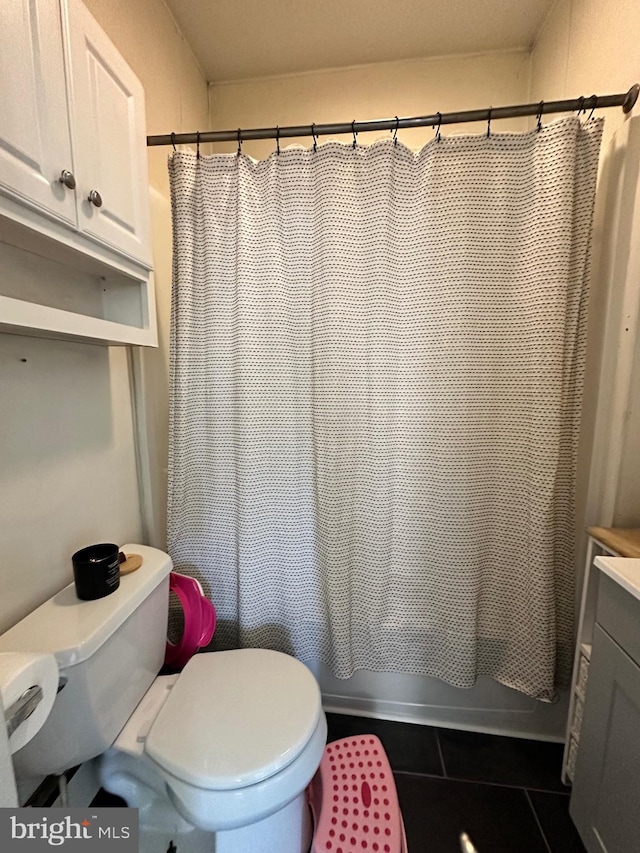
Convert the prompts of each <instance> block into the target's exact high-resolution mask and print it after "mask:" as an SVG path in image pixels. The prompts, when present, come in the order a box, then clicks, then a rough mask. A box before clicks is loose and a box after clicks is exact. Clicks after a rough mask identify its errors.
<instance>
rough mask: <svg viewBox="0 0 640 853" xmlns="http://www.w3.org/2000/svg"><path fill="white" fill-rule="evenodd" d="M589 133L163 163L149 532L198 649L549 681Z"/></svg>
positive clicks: (569, 495)
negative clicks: (202, 605)
mask: <svg viewBox="0 0 640 853" xmlns="http://www.w3.org/2000/svg"><path fill="white" fill-rule="evenodd" d="M601 133H602V122H601V121H600V120H592V121H588V122H586V123H584V124H582V123H580V121H579V120H578V119H577V118H575V117H569V118H563V119H561V120H559V121H556V122H554V123H552V124H549V125H547V126H545V127H543V128H542V129H541V130H539V131H537V130H533V131H531V132H528V133H523V134H511V133H510V134H492V135H491V136H489V137H487V135H486V134H484V133H482V134H479V135H474V136H450V137H442V139H441V140H440V141H438V140H436V139H434V140H433V141H432V142H431V143H429V144H428V145H426V146H425V147H424V148H423V149H422V150H421V151H419V152H417V153H415V152H413V151H411V150H409V149H407V148H406V147H404V146H403V145H401V144H400V143H398V144H397V145H395V144H394V142H393V141H392V140H390V139H388V140H383V141H378V142H375V143H374V144H373V145H371V146H370V147H356V148H353V147H352V146H351V145H349V144H347V145H344V144H341V143H337V142H328V143H327V144H324V145H321V146H319V147H318V149H317V151H313V150H312V149H308V150H305V149H300V148H289V149H285V150H282V151H281V153H280V154H279V155H278V154H276V153H274V154H273V155H272V156H271V157H269V159H267V160H265V161H262V162H254V161H253V160H251V159H250V158H249V157H247V156H244V155H239V156H237V155H216V156H211V157H200V158H199V159H198V158H197V157H196V156H195V154H192V153H191V152H183V151H179V152H177V153H174V154H173V155H172V156H171V159H170V167H169V168H170V176H171V188H172V200H173V225H174V282H173V314H172V349H171V415H170V497H169V550H170V553H171V556H172V557H173V560H174V562H175V565H176V568H177V570H178V571H182V572H185V573H188V574H192V575H194V576H196V577H198V578H199V580H200V581H201V582H202V583H203V586H204V587H205V589H206V591H207V594H208V595H210V597H211V598H212V600H213V601H214V602H215V605H216V608H217V610H218V617H219V622H218V625H219V628H218V633H217V647H218V648H225V647H237V646H260V647H268V648H274V649H279V650H281V651H284V652H288V653H291V654H294V655H296V656H297V657H299V658H301V659H303V660H309V659H321V660H322V661H324V662H325V663H326V664H327V665H328V666H329V667H330V668H331V670H332V671H333V673H334V674H335V675H336V676H337V677H339V678H348V677H349V676H351V675H352V673H353V672H354V671H356V670H358V669H367V670H375V671H390V672H407V673H416V674H424V675H429V676H437V677H438V678H441V679H444V680H445V681H447V682H449V683H450V684H452V685H455V686H457V687H470V686H471V685H473V683H474V681H475V679H476V678H477V676H479V675H486V676H491V677H493V678H494V679H497V680H498V681H500V682H502V683H503V684H506V685H508V686H510V687H513V688H515V689H517V690H520V691H522V692H524V693H526V694H528V695H529V696H534V697H538V698H541V699H547V700H548V699H550V698H551V697H552V696H553V694H554V690H555V689H556V687H557V685H558V684H560V683H562V682H563V680H564V679H565V678H566V674H567V671H568V666H569V661H570V658H571V654H572V614H573V596H574V518H573V505H574V484H575V466H576V445H577V438H578V427H579V415H580V401H581V388H582V378H583V365H584V338H585V311H586V299H587V290H586V288H587V279H588V258H589V242H590V231H591V220H592V209H593V199H594V189H595V182H596V172H597V162H598V151H599V146H600V138H601Z"/></svg>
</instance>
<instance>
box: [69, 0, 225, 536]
mask: <svg viewBox="0 0 640 853" xmlns="http://www.w3.org/2000/svg"><path fill="white" fill-rule="evenodd" d="M84 2H85V3H86V5H87V7H88V9H89V11H90V12H91V13H92V14H93V15H94V17H95V18H96V19H97V21H98V23H99V24H100V26H101V27H102V28H103V29H104V30H105V32H106V33H107V35H108V36H109V37H110V38H111V40H112V41H113V42H114V44H115V45H116V47H117V48H118V50H119V51H120V52H121V53H122V55H123V56H124V58H125V60H126V61H127V62H128V63H129V65H130V66H131V68H132V69H133V71H134V72H135V74H136V75H137V76H138V78H139V79H140V81H141V83H142V85H143V87H144V90H145V104H146V112H147V133H148V134H154V133H170V132H171V131H175V132H176V133H180V132H182V131H191V130H199V129H202V130H204V129H206V128H207V127H208V125H209V115H208V89H207V84H206V83H205V80H204V77H203V76H202V73H201V71H200V68H199V66H198V64H197V62H196V60H195V57H194V55H193V53H192V51H191V48H190V47H189V45H188V44H187V42H186V41H185V39H184V37H183V36H182V34H181V32H180V31H179V29H178V27H177V26H176V24H175V21H174V20H173V17H172V16H171V13H170V12H169V10H168V9H167V7H166V5H165V4H164V2H163V0H136V2H135V3H132V2H130V0H84ZM170 151H171V149H170V148H164V147H163V148H149V149H147V153H148V157H149V181H150V184H151V224H152V238H153V247H154V267H155V285H156V301H157V307H158V333H159V348H158V350H156V351H152V350H144V351H142V352H140V353H137V354H136V358H137V357H138V356H139V362H136V367H137V368H138V370H136V375H137V376H138V378H139V384H138V389H137V391H138V399H139V401H140V402H141V407H140V408H139V409H138V416H139V418H140V419H141V420H142V419H144V421H145V423H144V424H143V427H144V431H145V434H146V441H145V442H143V446H142V447H141V450H142V452H143V453H146V454H147V458H146V459H143V460H142V464H143V471H142V475H143V478H144V480H143V482H144V485H145V488H144V494H143V495H142V498H143V505H142V509H143V522H144V523H143V531H144V538H145V540H146V541H147V542H148V543H149V544H152V545H155V546H157V547H159V548H164V547H165V544H166V542H165V520H166V480H167V470H166V469H167V441H168V407H169V397H168V391H169V314H170V304H171V207H170V202H169V181H168V173H167V157H168V155H169V153H170Z"/></svg>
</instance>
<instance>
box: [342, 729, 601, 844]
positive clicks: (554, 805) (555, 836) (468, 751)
mask: <svg viewBox="0 0 640 853" xmlns="http://www.w3.org/2000/svg"><path fill="white" fill-rule="evenodd" d="M327 719H328V722H329V737H328V739H329V740H338V739H339V738H342V737H349V736H351V735H357V734H375V735H377V736H378V737H379V738H380V740H381V741H382V743H383V744H384V748H385V750H386V752H387V755H388V757H389V762H390V763H391V767H392V769H393V771H394V775H395V779H396V786H397V789H398V798H399V800H400V807H401V809H402V814H403V818H404V823H405V829H406V832H407V844H408V847H409V853H460V846H459V841H458V839H459V836H460V833H461V832H466V833H468V835H469V837H470V838H471V840H472V841H473V843H474V845H475V846H476V848H477V850H478V853H585V848H584V846H583V845H582V842H581V841H580V838H579V837H578V833H577V832H576V829H575V827H574V825H573V823H572V822H571V818H570V817H569V811H568V807H569V795H568V789H567V788H565V787H564V786H563V785H562V783H561V782H560V766H561V762H562V745H561V744H552V743H542V742H540V741H531V740H522V739H519V738H507V737H499V736H496V735H485V734H477V733H475V732H461V731H453V730H451V729H437V728H432V727H430V726H418V725H413V724H411V723H394V722H390V721H387V720H370V719H366V718H363V717H351V716H346V715H339V714H328V715H327Z"/></svg>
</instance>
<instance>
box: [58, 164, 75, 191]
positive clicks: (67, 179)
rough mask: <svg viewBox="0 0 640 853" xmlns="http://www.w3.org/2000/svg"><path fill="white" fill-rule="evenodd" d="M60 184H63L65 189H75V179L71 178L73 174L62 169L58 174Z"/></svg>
mask: <svg viewBox="0 0 640 853" xmlns="http://www.w3.org/2000/svg"><path fill="white" fill-rule="evenodd" d="M58 180H59V181H60V183H61V184H64V185H65V187H68V189H70V190H75V188H76V179H75V178H74V177H73V172H70V171H69V170H68V169H63V170H62V171H61V172H60V177H59V178H58Z"/></svg>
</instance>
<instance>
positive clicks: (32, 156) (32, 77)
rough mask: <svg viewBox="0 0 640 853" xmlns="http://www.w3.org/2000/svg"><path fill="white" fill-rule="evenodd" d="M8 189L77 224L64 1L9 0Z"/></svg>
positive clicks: (0, 137)
mask: <svg viewBox="0 0 640 853" xmlns="http://www.w3.org/2000/svg"><path fill="white" fill-rule="evenodd" d="M0 21H1V22H2V32H1V33H0V38H2V49H1V50H0V190H2V192H4V193H7V194H9V195H11V196H14V197H16V198H18V199H19V200H20V201H22V202H26V203H27V204H29V205H31V206H33V207H35V208H36V209H38V210H40V211H41V212H42V211H44V212H45V213H47V214H53V215H54V216H55V217H56V218H59V219H62V220H65V221H67V222H68V223H71V224H72V225H75V221H76V203H75V196H74V191H73V189H70V188H68V187H66V186H65V185H64V184H62V183H61V182H60V180H59V178H60V175H61V173H62V171H63V170H67V171H68V172H70V173H72V174H73V163H72V160H71V142H70V137H69V121H68V115H67V93H66V87H65V74H64V56H63V48H62V22H61V17H60V6H59V2H58V0H2V10H1V14H0Z"/></svg>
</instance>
